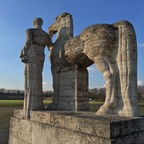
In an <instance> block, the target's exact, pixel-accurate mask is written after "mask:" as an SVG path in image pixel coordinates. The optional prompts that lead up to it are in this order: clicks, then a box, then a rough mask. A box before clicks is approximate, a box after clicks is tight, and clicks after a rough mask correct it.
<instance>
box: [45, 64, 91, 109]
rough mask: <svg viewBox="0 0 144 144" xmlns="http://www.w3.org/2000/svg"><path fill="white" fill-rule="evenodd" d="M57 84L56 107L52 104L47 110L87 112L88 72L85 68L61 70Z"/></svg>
mask: <svg viewBox="0 0 144 144" xmlns="http://www.w3.org/2000/svg"><path fill="white" fill-rule="evenodd" d="M58 83H59V84H58V92H57V95H58V96H57V105H54V102H52V103H51V104H50V107H49V108H48V109H57V110H66V111H86V110H89V101H88V72H87V69H86V68H78V67H77V66H72V67H64V68H62V69H61V71H60V74H59V82H58ZM54 98H55V97H54Z"/></svg>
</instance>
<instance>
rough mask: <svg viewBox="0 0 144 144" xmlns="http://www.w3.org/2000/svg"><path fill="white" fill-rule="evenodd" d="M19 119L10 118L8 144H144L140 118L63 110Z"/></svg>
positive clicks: (143, 121)
mask: <svg viewBox="0 0 144 144" xmlns="http://www.w3.org/2000/svg"><path fill="white" fill-rule="evenodd" d="M15 113H16V111H15ZM15 115H16V114H15ZM18 117H21V116H18V113H17V117H15V118H12V119H11V128H13V129H14V130H12V131H11V133H10V139H9V143H10V144H20V143H22V144H47V143H49V144H74V143H75V144H93V143H94V144H119V143H120V144H121V143H125V144H134V143H136V144H143V141H144V126H143V125H144V118H143V117H135V118H132V117H121V116H97V115H94V112H66V111H50V112H48V111H41V112H37V111H32V112H31V119H30V120H28V119H27V120H24V119H21V118H18ZM24 129H25V134H24Z"/></svg>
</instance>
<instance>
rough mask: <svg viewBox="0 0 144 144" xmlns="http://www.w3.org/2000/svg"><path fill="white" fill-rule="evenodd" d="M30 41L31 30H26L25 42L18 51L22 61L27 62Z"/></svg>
mask: <svg viewBox="0 0 144 144" xmlns="http://www.w3.org/2000/svg"><path fill="white" fill-rule="evenodd" d="M31 42H32V32H31V30H29V29H28V30H26V42H25V44H24V48H23V49H22V50H21V53H20V58H21V61H22V62H24V63H27V62H28V50H29V49H30V47H31Z"/></svg>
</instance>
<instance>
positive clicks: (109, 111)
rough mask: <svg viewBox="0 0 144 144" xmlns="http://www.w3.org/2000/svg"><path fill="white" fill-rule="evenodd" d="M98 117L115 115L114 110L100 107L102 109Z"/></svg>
mask: <svg viewBox="0 0 144 144" xmlns="http://www.w3.org/2000/svg"><path fill="white" fill-rule="evenodd" d="M95 114H96V115H113V114H114V113H113V110H112V109H109V108H105V107H100V109H99V110H98V111H97V112H96V113H95Z"/></svg>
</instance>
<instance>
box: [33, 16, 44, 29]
mask: <svg viewBox="0 0 144 144" xmlns="http://www.w3.org/2000/svg"><path fill="white" fill-rule="evenodd" d="M42 25H43V20H42V19H41V18H35V19H34V21H33V26H34V28H41V26H42Z"/></svg>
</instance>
